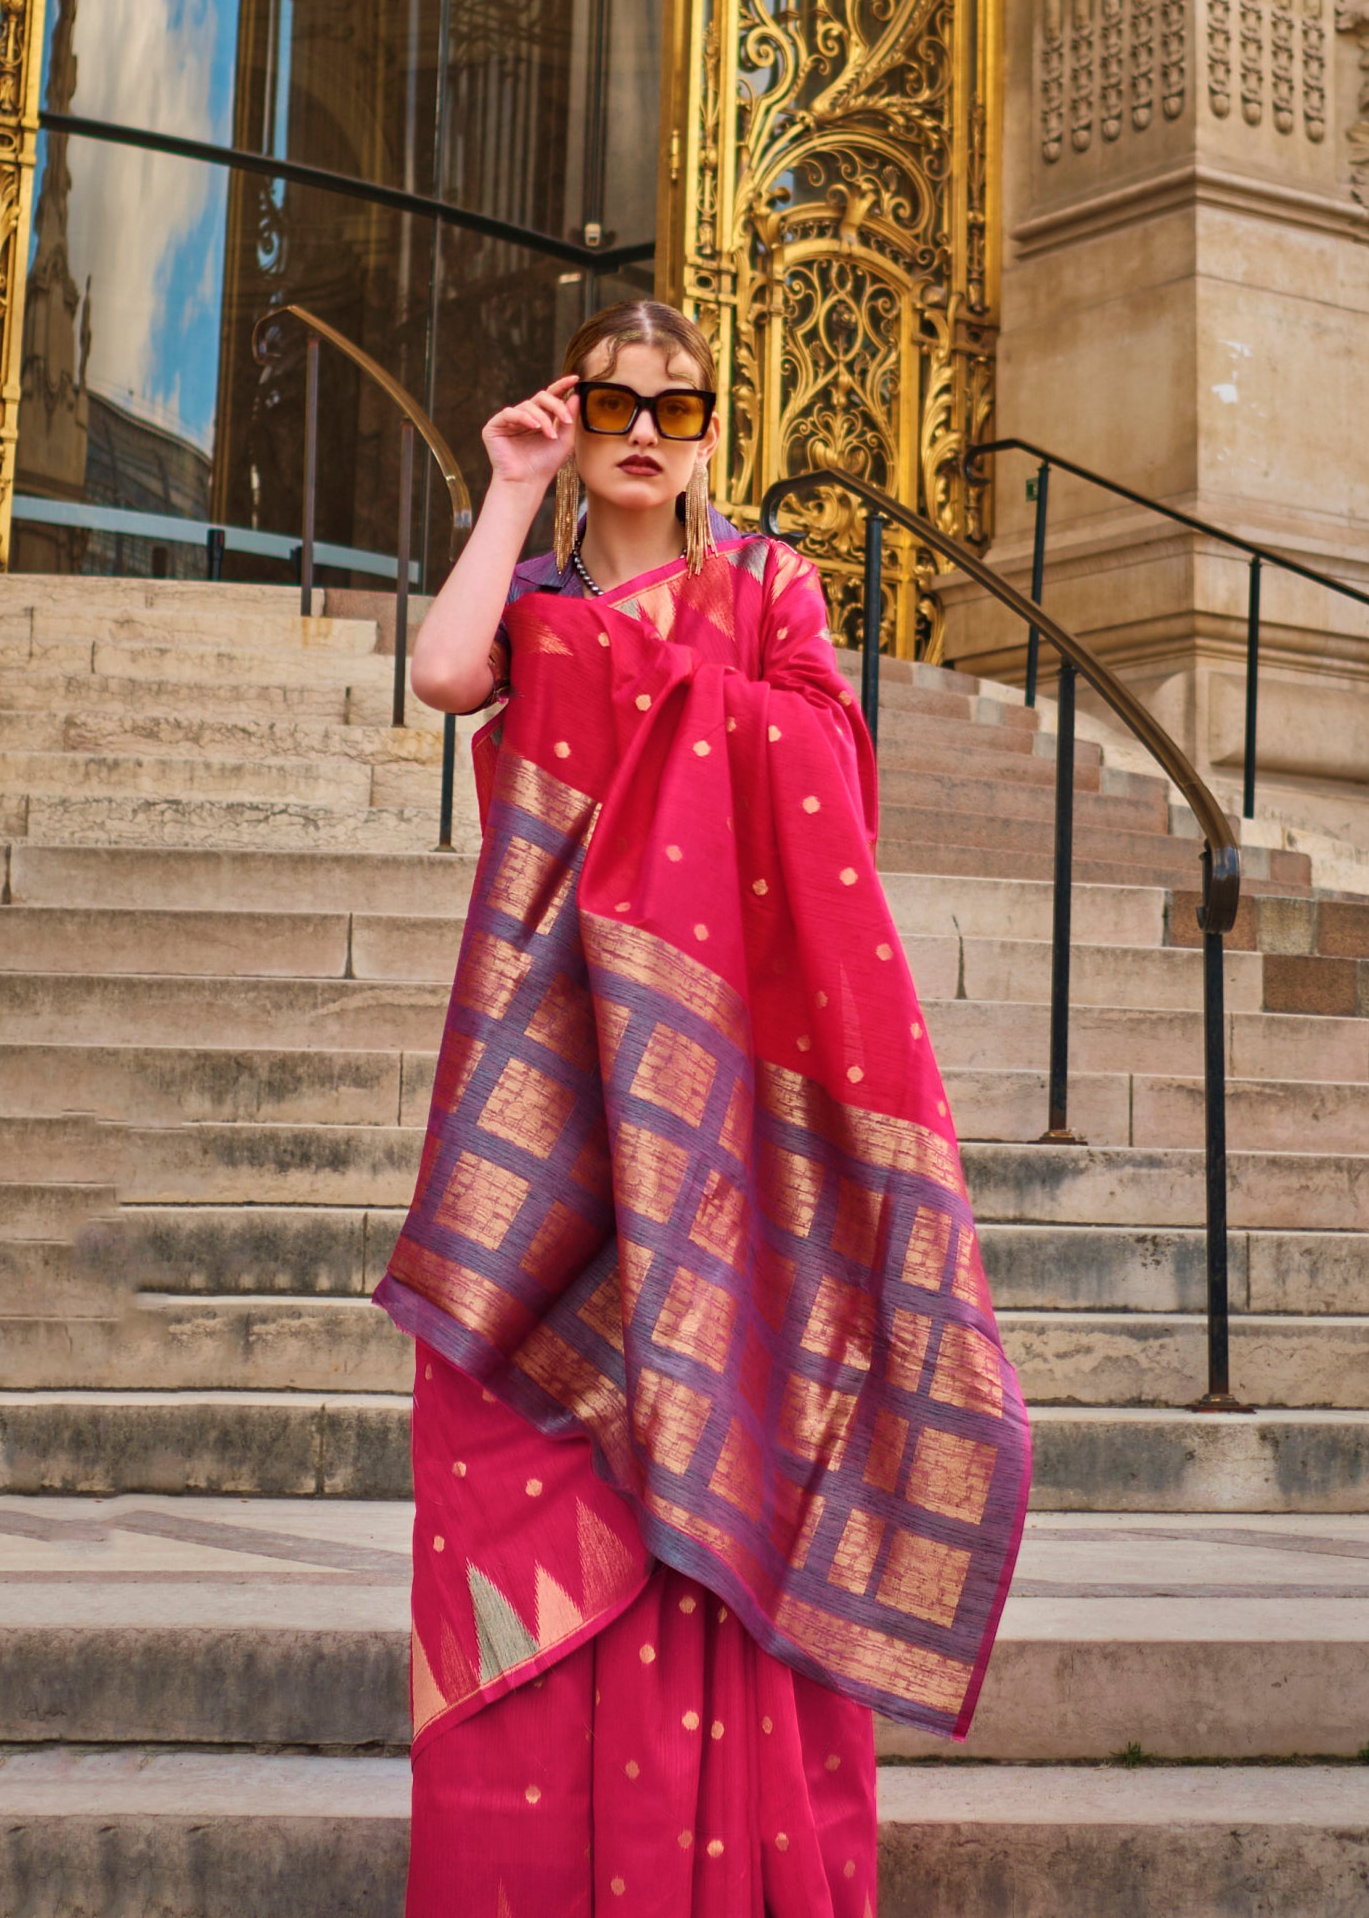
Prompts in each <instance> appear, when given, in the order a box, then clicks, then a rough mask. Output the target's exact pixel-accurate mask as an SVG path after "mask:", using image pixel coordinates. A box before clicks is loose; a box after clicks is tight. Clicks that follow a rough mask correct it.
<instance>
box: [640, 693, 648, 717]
mask: <svg viewBox="0 0 1369 1918" xmlns="http://www.w3.org/2000/svg"><path fill="white" fill-rule="evenodd" d="M650 704H651V694H650V693H638V695H637V710H638V712H639V713H644V712H645V711H646V710H647V708H648V707H649V706H650Z"/></svg>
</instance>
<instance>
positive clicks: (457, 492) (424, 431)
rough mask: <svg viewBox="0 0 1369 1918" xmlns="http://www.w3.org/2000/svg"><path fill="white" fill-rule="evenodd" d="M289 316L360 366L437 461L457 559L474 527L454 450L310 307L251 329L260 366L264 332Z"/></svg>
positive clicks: (275, 310) (271, 316)
mask: <svg viewBox="0 0 1369 1918" xmlns="http://www.w3.org/2000/svg"><path fill="white" fill-rule="evenodd" d="M287 315H288V316H290V317H291V318H294V319H297V320H299V321H300V322H301V323H302V324H303V325H304V326H306V327H308V328H309V330H310V331H311V332H313V333H317V334H318V336H319V338H320V339H324V340H327V341H328V343H329V344H330V345H331V346H335V347H337V349H338V350H339V352H341V353H345V354H346V355H347V357H348V359H349V360H351V361H352V363H353V365H355V366H359V367H360V368H361V370H362V372H363V373H365V374H366V375H367V376H368V377H369V378H370V379H373V380H374V381H375V383H376V385H377V386H379V387H380V388H381V389H382V390H383V391H384V392H386V393H388V394H389V396H390V398H391V399H392V400H393V401H394V403H395V405H396V406H397V407H398V408H399V410H400V412H401V413H402V414H403V415H404V417H405V418H406V419H407V420H408V421H409V422H410V424H411V425H412V426H413V428H414V430H415V432H417V433H418V435H419V436H420V438H421V439H422V440H423V442H424V444H425V445H426V447H427V448H428V451H429V452H430V453H431V454H432V456H433V458H434V459H435V460H436V461H437V465H438V470H439V472H440V473H441V474H442V478H443V482H444V484H445V485H446V488H447V496H448V498H449V499H450V500H451V503H452V543H453V557H454V556H455V542H456V535H457V533H458V532H461V531H464V530H465V529H466V528H467V527H469V525H470V523H471V496H470V492H469V490H468V489H467V486H466V482H465V480H464V479H463V478H462V476H461V468H460V467H459V466H458V465H457V462H456V455H455V453H453V451H452V449H451V447H450V446H448V444H447V442H446V440H445V439H444V438H443V437H442V435H441V433H440V432H439V431H438V429H437V427H436V426H435V425H434V424H433V422H432V420H430V419H429V417H428V415H427V414H426V413H425V412H424V411H423V408H422V407H421V406H420V405H419V404H418V401H417V400H416V399H414V398H413V396H412V394H410V393H407V392H406V391H405V389H404V388H403V387H402V386H401V385H400V383H399V381H398V380H397V379H395V378H394V376H393V374H390V373H387V372H386V371H385V368H384V367H383V366H382V365H381V364H380V362H379V361H378V360H373V359H372V358H371V356H370V354H369V353H365V352H363V351H362V349H361V348H360V347H359V346H355V345H353V343H352V341H351V340H349V339H348V338H347V336H346V334H345V333H339V332H338V330H337V328H336V327H333V326H330V325H329V324H328V322H327V320H321V319H320V318H319V317H318V315H317V313H311V312H310V311H309V309H308V307H307V306H297V305H295V304H294V302H293V301H291V302H288V303H287V304H286V305H284V306H273V307H272V308H271V310H270V312H269V313H263V314H262V316H261V318H260V319H259V320H258V321H257V323H256V325H255V326H254V327H253V328H252V357H253V358H254V359H255V360H256V362H257V364H258V365H259V366H265V365H266V363H267V360H268V359H269V357H270V355H269V354H268V352H267V350H266V343H265V335H264V329H265V328H266V327H268V326H269V325H270V324H271V322H272V321H273V320H281V319H284V318H285V317H286V316H287Z"/></svg>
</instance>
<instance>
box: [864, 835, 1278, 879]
mask: <svg viewBox="0 0 1369 1918" xmlns="http://www.w3.org/2000/svg"><path fill="white" fill-rule="evenodd" d="M953 832H954V828H953V827H950V828H948V836H947V837H946V838H945V839H944V840H933V841H927V840H922V839H901V838H896V837H895V836H894V835H893V834H892V833H891V832H890V831H888V830H887V829H886V830H885V831H884V832H882V833H881V837H880V841H879V848H878V861H879V865H880V869H881V871H890V872H895V871H896V872H916V873H960V874H964V875H967V876H971V875H972V876H974V877H977V878H981V879H1033V880H1046V881H1048V880H1050V879H1051V878H1052V877H1053V876H1054V871H1055V859H1054V855H1053V853H1051V852H1050V851H1049V850H1047V851H1036V852H1031V851H1022V852H1010V851H1004V850H1002V849H1000V848H999V847H997V846H994V845H992V844H988V845H967V844H965V843H963V842H961V841H959V840H957V839H956V838H955V837H954V836H952V835H953ZM1184 843H1185V842H1183V841H1181V840H1162V839H1160V838H1159V837H1158V836H1157V838H1156V840H1155V842H1154V850H1155V856H1154V857H1153V858H1152V857H1150V856H1146V857H1137V858H1136V859H1134V860H1130V861H1128V860H1126V859H1124V858H1123V856H1122V854H1121V852H1120V850H1118V849H1116V848H1114V852H1113V856H1111V857H1101V858H1087V859H1086V858H1081V857H1079V856H1077V855H1076V858H1075V861H1074V879H1075V883H1076V884H1080V885H1093V886H1125V885H1128V884H1131V885H1137V886H1159V887H1161V888H1172V887H1177V888H1188V887H1191V886H1192V884H1193V875H1194V872H1195V870H1196V868H1197V859H1196V856H1195V855H1196V848H1195V854H1185V853H1184V852H1182V851H1179V850H1177V849H1178V848H1179V847H1181V846H1182V845H1183V844H1184ZM1187 843H1188V844H1190V845H1191V844H1192V841H1189V842H1187ZM1241 857H1242V872H1241V886H1242V889H1243V891H1246V892H1260V891H1274V892H1278V893H1280V894H1287V893H1288V892H1289V890H1290V889H1291V888H1293V887H1297V888H1300V889H1302V890H1304V891H1306V890H1310V888H1311V883H1312V862H1311V860H1310V859H1309V858H1308V857H1307V855H1306V854H1305V853H1292V852H1270V851H1266V849H1265V848H1264V847H1262V846H1251V847H1249V848H1247V849H1246V850H1245V851H1244V852H1243V853H1242V856H1241ZM1290 862H1291V864H1290Z"/></svg>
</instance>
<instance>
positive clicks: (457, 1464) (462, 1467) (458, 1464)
mask: <svg viewBox="0 0 1369 1918" xmlns="http://www.w3.org/2000/svg"><path fill="white" fill-rule="evenodd" d="M452 1473H453V1476H454V1477H456V1478H465V1476H466V1461H465V1459H463V1458H458V1459H453V1461H452Z"/></svg>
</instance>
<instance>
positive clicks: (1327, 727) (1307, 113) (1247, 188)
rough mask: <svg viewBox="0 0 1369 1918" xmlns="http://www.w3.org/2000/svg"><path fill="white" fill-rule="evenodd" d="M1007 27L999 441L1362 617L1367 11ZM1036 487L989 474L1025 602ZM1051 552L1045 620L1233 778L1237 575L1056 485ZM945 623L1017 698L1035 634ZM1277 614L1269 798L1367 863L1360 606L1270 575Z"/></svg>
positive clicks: (965, 613) (1367, 329) (1007, 471)
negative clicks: (1072, 471)
mask: <svg viewBox="0 0 1369 1918" xmlns="http://www.w3.org/2000/svg"><path fill="white" fill-rule="evenodd" d="M1005 12H1006V14H1007V21H1006V27H1005V32H1006V34H1007V46H1006V49H1005V55H1006V58H1005V68H1006V81H1007V84H1006V126H1005V166H1006V192H1005V226H1006V234H1005V248H1004V280H1003V333H1002V341H1001V346H1000V356H999V384H998V415H997V428H996V430H997V431H998V432H999V433H1001V434H1005V435H1006V434H1013V435H1019V436H1022V437H1024V438H1028V439H1031V440H1035V441H1037V442H1039V443H1040V444H1041V445H1043V446H1045V447H1047V448H1049V449H1050V450H1052V451H1055V452H1058V453H1060V454H1063V455H1065V456H1066V457H1068V458H1071V459H1074V460H1076V461H1078V462H1080V463H1081V464H1083V465H1086V466H1089V467H1091V468H1093V469H1095V470H1096V471H1099V472H1101V473H1104V474H1107V475H1108V476H1110V477H1112V478H1115V479H1118V480H1120V481H1123V482H1124V483H1125V484H1127V485H1129V486H1131V487H1133V488H1135V489H1137V490H1138V491H1140V492H1143V493H1146V494H1149V495H1153V496H1156V497H1158V498H1160V499H1162V500H1164V501H1165V502H1166V503H1168V504H1170V505H1173V506H1177V507H1181V508H1183V509H1184V510H1186V511H1188V512H1190V513H1193V514H1196V515H1197V516H1199V517H1201V518H1204V519H1207V520H1210V521H1213V522H1215V523H1216V524H1218V525H1220V526H1222V527H1225V528H1229V529H1230V530H1231V531H1232V532H1235V533H1239V534H1241V535H1243V536H1244V537H1246V538H1248V539H1253V540H1257V541H1260V542H1262V543H1264V544H1267V545H1269V546H1272V547H1274V548H1276V549H1277V550H1278V551H1280V552H1282V553H1285V554H1287V555H1288V556H1290V557H1293V558H1297V559H1300V560H1302V561H1303V562H1304V563H1306V564H1308V565H1311V566H1314V567H1316V568H1318V569H1322V570H1326V571H1329V572H1332V573H1334V574H1336V575H1337V576H1338V577H1340V578H1342V579H1344V580H1345V581H1347V582H1348V583H1350V584H1353V585H1356V586H1358V587H1359V588H1360V589H1361V590H1369V0H1354V4H1348V5H1347V4H1344V0H1341V4H1335V0H1281V3H1280V4H1274V0H1166V3H1161V0H1154V3H1152V0H1032V3H1031V4H1030V5H1026V4H1024V5H1022V6H1021V7H1017V6H1012V7H1008V8H1007V9H1005ZM1033 471H1034V465H1033V463H1032V462H1030V461H1029V460H1027V459H1026V458H1024V457H1023V456H1021V455H1016V454H1014V455H1004V456H1000V457H999V459H998V461H997V479H998V486H997V498H996V521H995V526H996V532H995V539H994V544H993V547H992V549H991V551H990V553H989V558H990V560H991V562H992V563H994V564H995V565H997V566H998V567H999V568H1000V569H1002V570H1003V571H1005V572H1006V573H1007V574H1008V575H1009V577H1010V578H1012V579H1013V580H1014V581H1015V582H1016V583H1018V584H1019V585H1025V584H1026V582H1027V578H1028V575H1029V559H1030V547H1031V526H1032V514H1033V511H1034V509H1033V507H1032V506H1031V505H1030V504H1029V503H1028V501H1027V498H1026V481H1027V479H1028V478H1029V476H1030V475H1031V474H1032V472H1033ZM1048 552H1049V564H1048V570H1047V576H1046V589H1045V600H1046V603H1047V604H1048V605H1049V607H1050V609H1051V611H1052V612H1053V613H1054V614H1055V616H1056V617H1057V618H1058V619H1060V620H1061V621H1062V622H1063V623H1064V624H1065V625H1066V626H1067V627H1069V628H1071V629H1072V630H1074V631H1075V632H1077V633H1078V634H1079V635H1080V636H1081V637H1082V638H1085V639H1087V640H1088V641H1090V643H1091V644H1092V645H1094V646H1095V648H1097V650H1098V651H1099V652H1101V653H1102V654H1103V656H1104V657H1105V658H1106V659H1107V661H1108V662H1109V664H1111V665H1112V667H1113V668H1114V670H1116V671H1118V672H1119V673H1120V674H1121V675H1122V676H1123V677H1124V678H1125V679H1126V680H1128V681H1129V682H1130V683H1131V684H1132V686H1133V687H1134V688H1135V689H1136V690H1137V691H1138V692H1140V693H1141V695H1142V696H1143V697H1144V698H1145V699H1146V700H1147V703H1148V704H1149V705H1150V707H1151V709H1152V710H1153V711H1154V712H1155V713H1156V715H1157V716H1158V717H1159V718H1160V719H1161V720H1162V721H1163V722H1164V723H1165V725H1167V726H1168V727H1169V728H1170V729H1171V731H1173V733H1174V734H1175V736H1176V737H1177V738H1178V739H1179V741H1180V743H1181V744H1182V745H1183V746H1184V747H1185V749H1186V750H1187V751H1188V752H1189V753H1190V754H1191V756H1192V757H1193V758H1194V760H1195V762H1196V763H1197V765H1198V767H1199V769H1200V770H1201V771H1203V772H1204V773H1205V774H1207V775H1213V774H1215V775H1218V776H1225V777H1226V778H1228V779H1234V778H1238V777H1239V774H1240V771H1241V766H1242V759H1243V748H1242V726H1243V716H1244V696H1245V646H1246V588H1247V581H1248V564H1247V561H1246V559H1245V557H1244V556H1243V555H1241V554H1240V553H1236V552H1232V551H1231V550H1230V549H1223V548H1222V547H1221V546H1220V545H1218V544H1217V543H1215V542H1214V541H1212V540H1210V539H1208V538H1205V537H1203V536H1201V535H1197V534H1193V533H1189V532H1186V531H1183V530H1181V529H1179V528H1176V527H1174V526H1172V525H1170V524H1168V523H1167V522H1165V521H1163V520H1161V519H1158V518H1156V517H1154V516H1152V515H1150V514H1149V513H1147V512H1144V511H1142V510H1139V509H1137V508H1133V507H1131V506H1128V505H1126V504H1124V503H1122V502H1119V501H1117V500H1116V499H1114V498H1111V497H1110V496H1109V495H1107V494H1105V493H1102V492H1099V491H1097V490H1095V489H1093V488H1091V487H1088V486H1085V485H1084V484H1082V483H1080V482H1077V481H1074V480H1072V479H1070V478H1068V477H1066V476H1064V475H1062V474H1059V473H1055V474H1053V476H1052V482H1051V494H1050V543H1049V548H1048ZM946 603H947V607H948V635H947V647H946V651H947V655H948V657H952V658H954V659H955V661H956V663H957V664H958V665H960V666H961V667H963V668H964V669H965V670H967V671H972V672H980V673H988V674H992V675H994V676H998V677H1006V678H1018V679H1020V678H1021V676H1022V671H1023V660H1024V639H1025V635H1024V633H1023V632H1022V629H1021V628H1020V626H1019V625H1018V624H1017V622H1015V621H1014V620H1013V619H1011V618H1010V617H1009V616H1008V615H1006V614H1003V613H1001V612H1000V610H999V609H998V608H997V607H996V606H994V605H993V604H986V603H985V602H984V600H983V599H982V596H980V595H979V594H977V593H974V592H971V591H969V590H968V589H966V588H965V587H963V586H953V587H951V589H950V590H949V591H948V593H947V594H946ZM1263 614H1264V617H1263V622H1262V671H1261V681H1260V685H1261V694H1260V708H1261V711H1260V720H1261V724H1260V747H1259V752H1258V754H1257V764H1258V766H1259V768H1260V774H1261V790H1262V793H1264V794H1266V795H1268V796H1271V797H1272V796H1273V793H1274V791H1275V789H1276V787H1281V788H1283V789H1284V791H1285V792H1288V791H1292V790H1294V789H1296V793H1297V796H1298V799H1299V803H1300V806H1301V808H1302V811H1303V812H1304V814H1305V815H1307V817H1308V819H1309V823H1311V822H1312V821H1316V822H1319V823H1323V824H1325V825H1327V826H1330V827H1332V828H1333V829H1341V828H1346V829H1351V830H1353V831H1354V832H1355V833H1356V836H1359V835H1360V834H1362V835H1363V836H1364V837H1365V838H1366V839H1367V840H1369V784H1366V783H1365V781H1366V780H1369V607H1365V606H1361V605H1357V604H1355V603H1354V602H1353V601H1350V600H1345V599H1339V598H1337V597H1336V596H1334V595H1332V594H1330V593H1328V592H1326V591H1325V590H1323V589H1321V588H1319V587H1316V586H1313V585H1310V584H1307V583H1305V582H1301V581H1299V580H1296V579H1293V578H1290V577H1289V576H1287V575H1281V574H1279V573H1276V572H1272V571H1266V573H1265V576H1264V580H1263ZM1043 667H1044V668H1045V670H1046V673H1047V677H1049V674H1050V673H1051V672H1052V671H1053V661H1051V662H1047V661H1046V660H1043ZM1333 821H1334V822H1336V824H1335V825H1334V826H1333Z"/></svg>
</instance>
